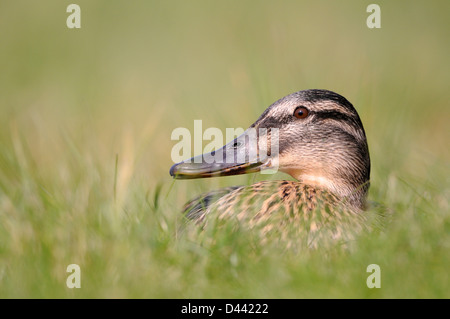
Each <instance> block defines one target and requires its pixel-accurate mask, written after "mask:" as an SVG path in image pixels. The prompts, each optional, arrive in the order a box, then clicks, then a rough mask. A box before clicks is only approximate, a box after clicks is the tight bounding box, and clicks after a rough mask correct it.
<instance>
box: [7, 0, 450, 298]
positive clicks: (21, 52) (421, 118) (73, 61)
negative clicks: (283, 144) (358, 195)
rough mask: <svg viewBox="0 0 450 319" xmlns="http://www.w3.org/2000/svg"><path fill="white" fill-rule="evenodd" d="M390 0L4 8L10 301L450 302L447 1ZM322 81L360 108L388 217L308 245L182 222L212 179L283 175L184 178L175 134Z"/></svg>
mask: <svg viewBox="0 0 450 319" xmlns="http://www.w3.org/2000/svg"><path fill="white" fill-rule="evenodd" d="M377 3H378V4H379V5H380V7H381V10H382V28H381V29H379V30H370V29H368V28H367V27H366V25H365V20H366V18H367V15H368V14H367V13H366V10H365V9H366V6H367V5H368V4H369V2H368V3H364V2H361V1H341V2H339V3H337V2H332V1H303V2H299V1H282V2H272V1H259V2H258V3H257V4H256V3H254V2H251V1H248V2H239V1H231V2H230V1H227V2H226V3H222V2H220V3H219V2H211V1H200V0H196V1H189V2H186V1H169V2H161V1H154V2H153V1H136V2H134V3H133V4H132V5H131V4H129V3H126V2H125V1H95V2H92V1H86V0H80V1H77V4H79V5H80V7H81V9H82V28H81V29H80V30H69V29H67V27H66V26H65V20H66V17H67V15H68V14H67V13H66V12H65V11H66V10H65V9H66V4H65V3H63V2H56V1H40V2H39V3H35V2H32V1H14V2H12V1H9V2H4V3H2V4H0V39H1V42H2V45H1V49H0V70H1V72H0V87H1V94H0V111H1V114H2V116H1V117H0V296H1V297H3V298H10V297H41V298H53V297H62V298H79V297H93V298H94V297H95V298H99V297H100V298H102V297H106V298H112V297H116V298H117V297H118V298H122V297H124V298H128V297H137V298H143V297H150V298H153V297H162V298H169V297H172V298H197V297H200V298H210V297H218V298H220V297H237V298H244V297H252V298H259V297H267V298H311V297H338V298H341V297H362V298H391V297H400V298H409V297H419V298H429V297H438V298H449V297H450V293H449V289H448V287H449V286H450V278H449V271H448V269H449V268H450V260H449V259H450V254H449V253H448V251H449V248H450V215H449V213H450V209H449V201H448V199H449V197H450V183H449V182H450V180H449V178H450V177H449V176H450V174H449V173H450V149H449V144H448V141H449V138H450V131H449V129H448V123H447V122H448V118H449V116H450V109H449V100H450V99H449V98H450V93H449V91H448V83H449V82H450V72H449V71H450V69H449V66H450V65H449V62H448V55H449V49H450V45H449V44H448V41H447V39H448V38H449V30H450V27H449V22H448V16H449V15H450V5H449V3H448V1H432V2H425V1H417V2H414V4H412V3H406V2H405V3H403V2H395V3H392V1H378V2H377ZM307 88H326V89H330V90H333V91H336V92H338V93H340V94H342V95H344V96H345V97H347V98H348V99H349V100H350V101H351V102H352V103H353V104H354V105H355V107H356V108H357V110H358V112H359V114H360V116H361V118H362V121H363V123H364V126H365V129H366V133H367V136H368V141H369V148H370V153H371V159H372V174H371V190H370V200H371V201H374V202H378V203H382V204H383V205H385V206H387V207H388V208H389V209H390V211H392V213H393V215H392V218H391V219H390V220H389V223H388V225H387V226H386V228H385V229H384V230H383V231H381V232H376V233H367V234H363V235H362V236H361V238H359V239H358V240H357V241H356V242H355V245H354V247H352V249H351V250H348V249H344V248H339V247H336V248H335V249H321V248H318V249H315V250H308V249H305V250H301V251H297V250H286V249H282V248H281V247H280V246H279V245H277V243H276V242H270V243H268V244H261V243H258V241H255V236H254V235H255V234H254V233H252V231H251V230H246V229H241V230H240V231H237V232H236V231H234V232H233V231H227V228H226V227H225V228H221V229H220V230H219V229H216V230H214V229H213V230H212V233H207V232H206V233H205V232H203V233H198V231H197V230H196V229H189V231H180V229H182V228H180V227H181V225H182V223H183V220H182V219H181V216H180V210H181V208H182V206H183V204H184V203H185V202H186V201H187V200H188V199H190V198H192V197H194V196H196V195H198V194H199V193H201V192H203V191H208V190H211V189H214V188H219V187H223V186H230V185H241V184H249V183H251V182H254V181H258V180H262V179H267V178H271V179H282V178H287V177H286V176H285V175H283V174H281V173H279V174H276V175H275V176H270V177H267V176H264V175H258V174H253V175H249V176H235V177H223V178H216V179H208V180H195V181H176V182H174V181H173V180H172V179H171V178H170V176H169V174H168V170H169V168H170V166H171V165H172V162H171V158H170V152H171V148H172V146H173V145H174V143H175V142H173V141H171V140H170V135H171V132H172V130H173V129H174V128H176V127H187V128H188V129H192V128H193V121H194V119H202V120H203V126H204V128H206V127H212V126H214V127H219V128H221V129H225V128H226V127H244V128H245V127H247V126H249V125H250V124H251V123H252V122H253V121H254V120H255V119H256V118H257V117H258V116H259V114H260V113H262V111H263V110H264V109H265V108H266V107H267V106H268V105H269V104H271V103H272V102H273V101H275V100H277V99H278V98H280V97H282V96H284V95H286V94H289V93H292V92H294V91H297V90H301V89H307ZM208 236H209V237H208ZM212 239H213V240H212ZM73 263H75V264H78V265H80V268H81V288H80V289H69V288H67V286H66V279H67V276H68V275H69V274H68V273H67V272H66V268H67V266H68V265H69V264H73ZM369 264H378V265H380V267H381V271H382V276H381V280H382V286H381V288H380V289H369V288H368V287H367V286H366V278H367V276H368V275H369V273H367V272H366V268H367V266H368V265H369Z"/></svg>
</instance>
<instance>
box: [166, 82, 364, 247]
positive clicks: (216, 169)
mask: <svg viewBox="0 0 450 319" xmlns="http://www.w3.org/2000/svg"><path fill="white" fill-rule="evenodd" d="M271 171H275V172H277V171H280V172H282V173H286V174H288V175H290V176H291V177H292V179H291V180H264V181H260V182H257V183H254V184H251V185H241V186H232V187H226V188H222V189H218V190H213V191H211V192H208V193H206V194H201V195H199V196H197V197H196V198H194V199H192V200H191V201H189V202H188V203H187V204H186V205H185V206H184V209H183V213H184V216H186V218H187V219H188V220H192V221H195V223H205V222H206V221H207V220H208V216H210V215H216V216H218V218H220V219H221V220H238V221H240V222H242V223H245V225H248V227H249V228H254V227H257V226H258V227H260V228H259V229H261V230H262V234H263V235H262V236H267V235H268V233H270V232H275V233H276V235H275V236H280V234H282V235H283V229H290V230H294V232H295V233H296V234H300V235H301V234H306V237H302V238H304V239H305V240H306V244H307V245H308V246H317V245H318V244H320V238H323V237H326V238H329V239H330V238H331V239H332V240H337V239H340V240H349V239H353V238H354V234H357V233H360V232H362V231H364V230H367V229H368V226H367V224H368V218H367V216H365V214H364V212H365V211H366V210H367V208H368V204H367V195H368V191H369V187H370V156H369V148H368V142H367V138H366V133H365V130H364V127H363V124H362V121H361V119H360V117H359V114H358V112H357V111H356V109H355V108H354V106H353V105H352V104H351V103H350V102H349V101H348V100H347V99H346V98H345V97H343V96H342V95H340V94H338V93H335V92H333V91H329V90H324V89H308V90H302V91H298V92H295V93H292V94H290V95H287V96H285V97H283V98H281V99H279V100H278V101H276V102H274V103H273V104H272V105H270V106H269V107H268V108H267V109H266V110H265V111H264V112H263V113H262V114H261V116H260V117H259V118H258V119H257V120H256V122H254V123H253V124H252V125H251V126H250V127H249V128H248V129H247V130H246V131H244V133H243V134H242V135H240V136H238V137H236V138H235V139H234V140H232V141H230V142H229V143H227V144H226V145H224V146H223V147H222V148H220V149H217V150H215V151H213V152H211V153H205V154H202V155H198V156H195V157H193V158H190V159H188V160H185V161H182V162H179V163H176V164H174V165H173V166H172V167H171V168H170V175H171V176H172V177H173V178H175V179H177V180H189V179H196V178H210V177H219V176H232V175H240V174H250V173H255V172H260V173H266V172H271ZM285 233H286V232H284V234H285ZM281 237H283V236H281Z"/></svg>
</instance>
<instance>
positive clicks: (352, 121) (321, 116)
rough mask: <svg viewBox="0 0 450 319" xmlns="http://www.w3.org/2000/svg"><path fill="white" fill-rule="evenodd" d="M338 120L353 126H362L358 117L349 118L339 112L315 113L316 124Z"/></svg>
mask: <svg viewBox="0 0 450 319" xmlns="http://www.w3.org/2000/svg"><path fill="white" fill-rule="evenodd" d="M328 119H331V120H337V121H343V122H345V123H347V124H349V125H352V126H361V120H360V119H359V118H358V117H354V116H349V115H347V114H344V113H341V112H337V111H319V112H314V120H313V121H314V122H317V121H321V120H322V121H323V120H328Z"/></svg>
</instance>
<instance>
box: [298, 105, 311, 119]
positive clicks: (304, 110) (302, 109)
mask: <svg viewBox="0 0 450 319" xmlns="http://www.w3.org/2000/svg"><path fill="white" fill-rule="evenodd" d="M308 114H309V111H308V109H307V108H306V107H304V106H297V108H296V109H295V111H294V116H295V117H296V118H298V119H304V118H306V117H307V116H308Z"/></svg>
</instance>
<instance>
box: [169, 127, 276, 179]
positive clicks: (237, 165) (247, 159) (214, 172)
mask: <svg viewBox="0 0 450 319" xmlns="http://www.w3.org/2000/svg"><path fill="white" fill-rule="evenodd" d="M253 131H255V132H256V130H251V129H248V130H247V131H245V132H244V133H243V134H242V135H241V136H239V137H237V138H236V139H234V140H233V141H231V142H230V143H228V144H226V145H225V146H223V147H222V148H220V149H218V150H216V151H213V152H211V153H205V154H202V155H199V156H196V157H192V158H191V159H189V160H186V161H183V162H180V163H177V164H175V165H173V166H172V167H171V168H170V175H171V176H173V177H174V178H176V179H193V178H206V177H215V176H229V175H240V174H249V173H254V172H259V171H260V170H262V169H267V168H271V166H272V165H271V163H272V160H271V158H270V157H269V156H267V151H266V150H265V148H262V149H261V147H260V145H259V142H258V140H259V138H258V136H257V135H256V133H254V132H253Z"/></svg>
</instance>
